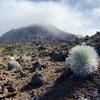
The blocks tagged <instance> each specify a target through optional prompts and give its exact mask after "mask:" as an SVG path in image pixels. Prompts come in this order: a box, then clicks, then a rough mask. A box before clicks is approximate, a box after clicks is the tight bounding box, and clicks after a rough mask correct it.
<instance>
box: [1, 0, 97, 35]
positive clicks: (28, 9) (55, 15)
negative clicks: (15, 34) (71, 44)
mask: <svg viewBox="0 0 100 100" xmlns="http://www.w3.org/2000/svg"><path fill="white" fill-rule="evenodd" d="M63 1H65V0H63ZM91 23H93V22H92V18H91V19H89V18H88V17H87V15H85V14H84V13H82V12H79V11H77V10H74V9H73V8H71V7H70V6H69V5H68V4H66V5H65V3H61V2H59V3H54V2H52V1H51V2H40V3H39V2H38V3H37V2H29V1H24V0H21V1H20V2H19V1H18V0H10V1H9V0H1V1H0V33H1V34H2V33H4V32H6V31H8V30H10V29H12V28H17V27H21V26H27V25H31V24H51V25H53V26H56V27H58V28H60V29H62V30H64V31H67V32H71V33H75V34H79V33H80V34H82V35H85V33H87V32H88V33H89V34H91V33H92V34H94V32H95V31H96V30H97V28H94V27H93V26H92V25H91ZM84 24H85V25H84Z"/></svg>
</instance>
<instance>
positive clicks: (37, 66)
mask: <svg viewBox="0 0 100 100" xmlns="http://www.w3.org/2000/svg"><path fill="white" fill-rule="evenodd" d="M31 66H32V67H31V68H30V73H32V72H34V71H36V69H39V70H41V69H44V68H46V67H47V65H45V64H41V63H40V62H39V61H34V62H32V64H31Z"/></svg>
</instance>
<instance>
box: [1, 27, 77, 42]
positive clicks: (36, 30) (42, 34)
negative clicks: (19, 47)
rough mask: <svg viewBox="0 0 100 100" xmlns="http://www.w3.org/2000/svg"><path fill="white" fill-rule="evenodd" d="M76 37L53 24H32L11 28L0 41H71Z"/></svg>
mask: <svg viewBox="0 0 100 100" xmlns="http://www.w3.org/2000/svg"><path fill="white" fill-rule="evenodd" d="M75 38H76V36H75V35H73V34H71V33H66V32H64V31H61V30H59V29H57V28H55V27H53V26H49V25H47V26H45V25H44V26H43V25H33V26H27V27H22V28H18V29H13V30H10V31H8V32H7V33H5V34H4V35H3V36H1V38H0V42H1V43H7V42H8V43H27V42H33V41H41V42H53V41H73V40H74V39H75Z"/></svg>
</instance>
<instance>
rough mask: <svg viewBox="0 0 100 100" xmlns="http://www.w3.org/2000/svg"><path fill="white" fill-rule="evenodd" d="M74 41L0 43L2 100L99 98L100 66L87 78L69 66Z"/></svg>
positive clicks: (0, 96) (89, 99)
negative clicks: (81, 76) (69, 54)
mask: <svg viewBox="0 0 100 100" xmlns="http://www.w3.org/2000/svg"><path fill="white" fill-rule="evenodd" d="M75 45H76V44H75V43H69V44H64V43H62V44H60V43H53V44H41V43H33V44H5V45H3V44H1V45H0V100H100V98H99V99H95V97H99V86H100V68H99V72H97V73H96V74H95V75H94V76H93V77H88V78H87V79H84V80H81V79H76V78H75V77H73V76H72V74H71V72H70V71H69V70H68V64H66V62H65V58H66V57H67V56H68V51H69V50H70V49H71V48H72V47H74V46H75ZM85 98H86V99H85Z"/></svg>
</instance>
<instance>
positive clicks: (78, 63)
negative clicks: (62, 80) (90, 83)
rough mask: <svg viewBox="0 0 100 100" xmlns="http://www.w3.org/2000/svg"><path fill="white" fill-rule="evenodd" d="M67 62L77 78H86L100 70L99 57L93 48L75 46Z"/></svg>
mask: <svg viewBox="0 0 100 100" xmlns="http://www.w3.org/2000/svg"><path fill="white" fill-rule="evenodd" d="M66 61H67V62H68V63H69V65H70V66H69V68H70V70H71V71H72V72H73V74H74V75H75V76H79V77H86V76H88V75H91V74H93V73H95V72H96V71H97V70H98V55H97V53H96V51H95V49H94V48H93V47H91V46H87V45H78V46H75V47H74V48H72V49H71V51H70V52H69V57H68V58H67V59H66Z"/></svg>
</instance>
